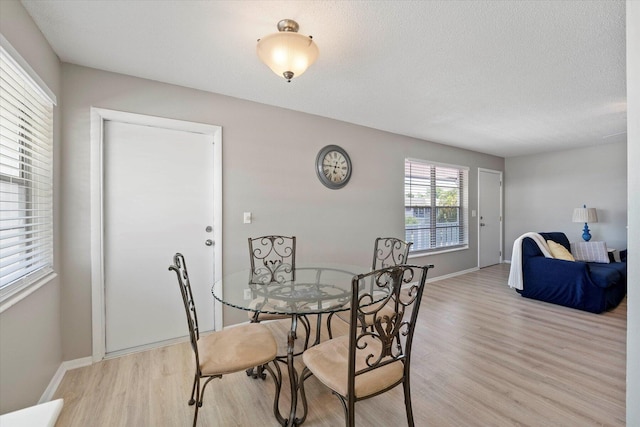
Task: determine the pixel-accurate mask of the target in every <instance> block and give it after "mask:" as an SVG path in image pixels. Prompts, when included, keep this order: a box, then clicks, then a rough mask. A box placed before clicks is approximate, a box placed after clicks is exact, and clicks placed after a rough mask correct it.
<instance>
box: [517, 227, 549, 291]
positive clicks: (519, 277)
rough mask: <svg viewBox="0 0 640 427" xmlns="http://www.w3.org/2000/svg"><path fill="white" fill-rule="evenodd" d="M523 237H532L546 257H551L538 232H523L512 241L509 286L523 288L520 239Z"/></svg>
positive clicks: (545, 243)
mask: <svg viewBox="0 0 640 427" xmlns="http://www.w3.org/2000/svg"><path fill="white" fill-rule="evenodd" d="M525 237H529V238H531V239H533V241H534V242H536V243H537V244H538V247H539V248H540V250H541V251H542V254H543V255H544V256H545V257H547V258H553V255H551V251H550V250H549V246H548V245H547V242H546V241H545V240H544V237H542V236H541V235H540V234H538V233H531V232H530V233H524V234H523V235H522V236H520V237H518V238H517V239H516V240H515V242H513V251H512V252H511V270H510V271H509V287H511V288H516V289H520V290H522V289H523V286H522V240H523V239H524V238H525Z"/></svg>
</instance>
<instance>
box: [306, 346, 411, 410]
mask: <svg viewBox="0 0 640 427" xmlns="http://www.w3.org/2000/svg"><path fill="white" fill-rule="evenodd" d="M368 343H369V346H367V349H366V350H359V351H357V353H356V371H358V370H360V369H363V368H365V367H366V366H367V363H366V360H365V358H366V357H367V356H368V355H369V354H374V355H378V354H379V352H380V348H381V344H380V342H379V341H375V340H371V341H368ZM348 357H349V337H348V336H346V335H345V336H341V337H338V338H334V339H331V340H329V341H325V342H323V343H321V344H318V345H316V346H314V347H311V348H310V349H308V350H306V351H305V352H304V353H302V360H303V362H304V364H305V365H306V366H307V367H308V368H309V370H311V372H313V374H314V375H315V376H316V378H318V379H319V380H320V381H321V382H322V383H323V384H324V385H326V386H327V387H329V388H330V389H332V390H334V391H336V392H337V393H339V394H340V395H342V396H346V394H347V375H348V370H349V364H348ZM403 368H404V365H403V364H402V362H400V361H398V362H393V363H390V364H389V365H386V366H383V367H381V368H377V369H374V370H372V371H369V372H367V373H364V374H362V375H358V376H356V381H355V395H356V397H357V398H363V397H366V396H370V395H372V394H375V393H377V392H379V391H380V390H383V389H385V388H387V387H389V386H391V385H393V384H396V383H398V382H400V380H401V379H402V375H403V373H404V369H403Z"/></svg>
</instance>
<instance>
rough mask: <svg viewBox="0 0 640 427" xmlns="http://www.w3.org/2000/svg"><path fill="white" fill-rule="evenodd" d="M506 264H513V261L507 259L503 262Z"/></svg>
mask: <svg viewBox="0 0 640 427" xmlns="http://www.w3.org/2000/svg"><path fill="white" fill-rule="evenodd" d="M502 262H503V263H505V264H511V260H510V259H505V260H504V261H502Z"/></svg>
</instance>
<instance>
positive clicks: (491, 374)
mask: <svg viewBox="0 0 640 427" xmlns="http://www.w3.org/2000/svg"><path fill="white" fill-rule="evenodd" d="M508 273H509V266H508V265H497V266H493V267H488V268H485V269H482V270H480V271H478V272H474V273H470V274H466V275H463V276H458V277H455V278H452V279H445V280H440V281H437V282H433V283H428V284H427V288H426V289H425V293H424V297H423V298H424V299H423V302H422V306H421V308H420V316H419V326H418V329H417V331H416V337H415V340H414V347H413V358H412V374H411V385H412V401H413V408H414V417H415V421H416V426H419V427H422V426H563V427H571V426H576V427H577V426H580V427H581V426H624V425H625V363H626V356H625V354H626V315H627V305H626V299H625V300H624V301H623V302H622V303H621V304H620V306H619V307H617V308H616V309H615V310H613V311H611V312H607V313H604V314H600V315H596V314H591V313H586V312H582V311H578V310H573V309H569V308H565V307H560V306H556V305H551V304H546V303H542V302H538V301H533V300H528V299H525V298H522V297H520V296H519V295H518V294H517V293H516V292H515V291H513V290H511V289H509V288H508V286H507V285H506V282H507V276H508ZM288 326H289V325H288V322H287V321H286V320H285V321H279V322H273V323H270V324H269V327H270V328H272V329H273V331H274V333H276V334H279V335H277V336H282V337H283V338H282V342H283V344H284V341H285V338H284V337H285V333H286V331H287V329H288ZM345 326H346V325H345V324H344V323H342V322H341V321H339V320H337V321H336V322H335V323H334V329H337V330H338V332H340V331H342V332H346V327H345ZM283 347H284V346H283ZM192 363H193V361H192V354H191V349H190V346H189V344H188V343H184V344H178V345H173V346H169V347H164V348H160V349H155V350H151V351H146V352H143V353H137V354H133V355H129V356H124V357H120V358H118V359H112V360H106V361H103V362H101V363H97V364H94V365H92V366H89V367H84V368H79V369H75V370H72V371H69V372H67V374H66V375H65V377H64V379H63V380H62V383H61V385H60V387H59V389H58V391H57V392H56V394H55V397H56V398H59V397H62V398H64V400H65V404H64V408H63V410H62V413H61V415H60V418H59V420H58V423H57V424H56V426H57V427H66V426H83V427H84V426H135V427H139V426H154V427H155V426H158V427H161V426H171V427H173V426H188V425H191V420H192V417H193V407H190V406H188V405H187V400H188V397H189V396H188V395H189V393H190V387H191V379H192V373H193V371H192V369H193V368H192ZM285 381H287V380H286V374H285ZM287 384H288V383H287ZM306 384H307V386H306V389H307V396H308V399H309V401H310V413H309V416H308V418H307V421H306V423H305V424H304V425H305V426H308V427H318V426H331V427H333V426H342V425H344V417H343V411H342V407H341V405H340V403H339V402H338V399H337V398H335V397H334V396H333V395H331V393H330V392H329V391H328V390H327V389H326V388H325V387H324V386H322V384H320V383H318V382H317V380H315V379H311V380H309V381H308V382H307V383H306ZM273 390H274V388H273V382H272V381H271V379H267V380H266V381H256V380H252V379H250V378H249V377H247V376H246V375H245V374H244V373H239V374H233V375H227V376H225V377H224V378H222V379H221V380H214V381H212V383H210V384H209V386H208V387H207V390H206V395H205V401H204V405H203V407H202V409H201V410H200V416H199V421H198V425H199V426H224V427H226V426H243V427H244V426H259V425H264V426H277V423H276V421H275V418H274V417H273V413H272V411H271V404H272V396H273ZM287 398H288V396H287ZM356 424H357V425H358V426H368V427H369V426H384V427H387V426H396V425H397V426H402V425H406V418H405V415H404V406H403V394H402V388H401V387H397V388H396V389H394V390H392V391H390V392H388V393H386V394H383V395H381V396H377V397H375V398H372V399H369V400H366V401H362V402H359V403H357V404H356Z"/></svg>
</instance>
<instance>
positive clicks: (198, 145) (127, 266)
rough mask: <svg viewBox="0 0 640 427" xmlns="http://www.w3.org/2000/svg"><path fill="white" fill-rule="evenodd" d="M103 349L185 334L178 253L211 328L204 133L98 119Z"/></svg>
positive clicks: (209, 193) (203, 321)
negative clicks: (175, 260)
mask: <svg viewBox="0 0 640 427" xmlns="http://www.w3.org/2000/svg"><path fill="white" fill-rule="evenodd" d="M103 141H104V146H103V153H104V190H103V212H104V218H103V224H104V225H103V229H104V250H103V254H104V289H105V299H104V301H105V338H106V343H105V344H106V352H107V353H113V352H120V351H123V350H127V349H131V348H135V347H140V346H148V345H150V344H153V343H159V342H163V341H167V340H171V339H174V338H177V337H181V336H184V335H187V333H188V331H187V323H186V318H185V313H184V306H183V304H182V299H181V296H180V291H179V288H178V285H177V280H176V276H175V273H173V272H171V271H169V270H168V266H169V265H170V264H171V263H172V261H173V255H174V254H175V253H176V252H181V253H182V254H183V255H184V256H185V258H186V263H187V266H188V268H189V276H190V279H191V284H192V287H193V292H194V299H195V302H196V307H197V310H198V320H199V322H200V329H201V330H202V331H205V330H212V329H214V316H213V297H212V295H211V291H210V289H211V285H212V284H213V277H214V271H213V270H214V246H213V245H211V246H206V245H205V242H206V241H207V240H208V239H211V240H213V233H212V232H211V231H207V230H209V229H208V228H207V227H212V226H213V221H214V213H213V212H214V210H213V200H214V197H213V196H214V194H213V188H214V183H213V180H214V170H213V169H214V167H213V166H214V161H213V153H214V148H213V141H212V138H211V135H205V134H201V133H193V132H185V131H183V130H175V129H166V128H161V127H152V126H145V125H136V124H130V123H123V122H116V121H106V122H105V124H104V137H103Z"/></svg>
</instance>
